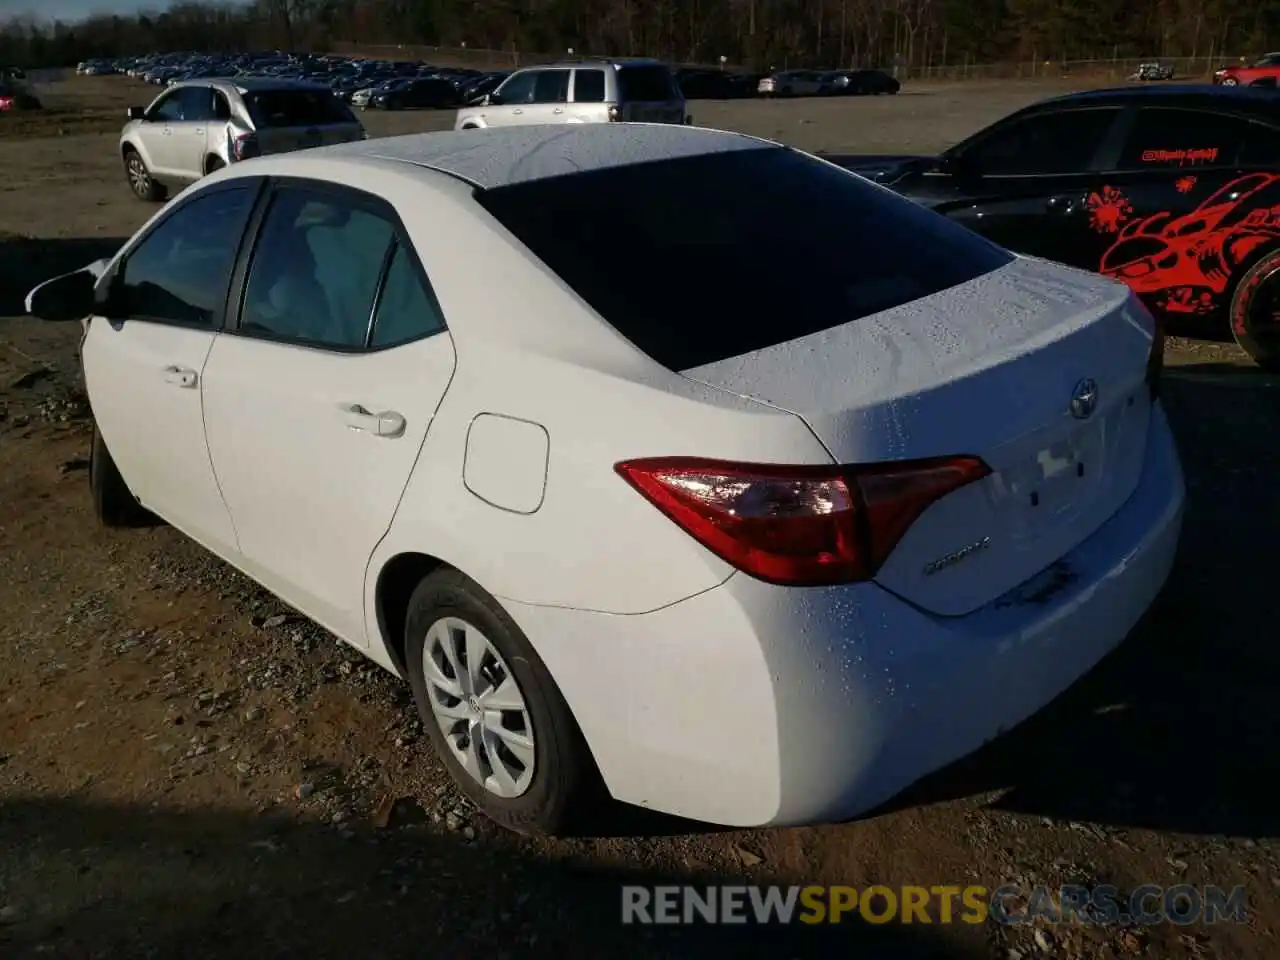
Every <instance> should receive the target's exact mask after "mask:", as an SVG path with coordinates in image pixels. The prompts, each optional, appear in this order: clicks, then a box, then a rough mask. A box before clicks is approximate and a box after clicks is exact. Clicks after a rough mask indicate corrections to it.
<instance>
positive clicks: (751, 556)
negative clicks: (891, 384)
mask: <svg viewBox="0 0 1280 960" xmlns="http://www.w3.org/2000/svg"><path fill="white" fill-rule="evenodd" d="M614 469H615V470H616V471H617V472H618V474H619V475H621V476H622V477H623V478H624V479H625V480H626V481H627V482H628V483H630V484H631V485H632V486H633V487H635V488H636V490H638V491H639V492H640V493H641V494H642V495H643V496H644V497H645V498H646V499H647V500H649V502H650V503H652V504H653V505H654V506H655V507H657V508H658V509H659V510H661V511H662V512H663V513H665V514H666V515H667V516H668V517H670V518H671V519H672V520H673V521H675V523H676V524H677V525H679V526H680V527H681V528H682V529H683V530H684V531H685V532H686V533H688V534H689V535H690V536H692V537H693V538H694V539H695V540H697V541H698V542H699V543H701V544H702V545H703V546H704V547H706V548H707V549H708V550H710V551H711V552H712V553H714V554H716V555H717V556H718V557H720V558H721V559H722V560H724V561H725V562H726V563H729V564H731V565H733V566H734V567H736V568H737V569H739V570H741V571H743V572H744V573H747V574H749V575H751V576H753V577H756V578H757V579H760V580H764V581H767V582H769V583H777V584H784V585H788V586H821V585H826V584H834V583H851V582H854V581H858V580H868V579H870V578H871V577H873V576H874V575H875V573H876V571H877V570H879V568H880V566H881V565H882V564H883V563H884V561H885V559H886V558H887V557H888V556H889V554H890V552H891V551H892V550H893V548H894V547H895V546H896V545H897V544H898V541H899V540H901V539H902V537H903V535H904V534H905V533H906V532H907V530H908V529H909V528H910V527H911V525H912V524H913V523H915V521H916V520H917V519H918V518H919V517H920V515H921V514H922V513H924V511H925V510H926V509H927V508H928V507H929V506H930V505H931V504H933V503H935V502H937V501H938V500H940V499H941V498H942V497H944V496H946V495H947V494H949V493H951V492H952V491H954V490H957V489H959V488H960V487H963V486H965V485H967V484H969V483H972V482H974V481H975V480H979V479H981V478H982V477H985V476H987V475H988V474H989V473H990V472H991V470H990V468H989V467H988V466H987V465H986V464H985V463H983V461H982V460H980V459H979V458H977V457H969V456H958V457H944V458H938V459H930V460H903V461H897V462H889V463H880V464H871V465H865V466H775V465H772V464H753V463H730V462H726V461H722V460H704V459H701V458H696V457H657V458H651V459H645V460H628V461H624V462H622V463H619V464H617V465H616V466H615V467H614Z"/></svg>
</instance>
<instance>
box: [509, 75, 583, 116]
mask: <svg viewBox="0 0 1280 960" xmlns="http://www.w3.org/2000/svg"><path fill="white" fill-rule="evenodd" d="M570 73H571V71H569V70H539V71H538V75H537V79H536V80H535V81H534V84H533V100H532V102H531V103H530V104H529V105H528V106H527V107H525V108H524V113H523V114H522V115H521V117H520V122H521V123H563V122H564V121H565V120H567V119H568V117H569V115H568V110H567V108H568V103H569V76H570Z"/></svg>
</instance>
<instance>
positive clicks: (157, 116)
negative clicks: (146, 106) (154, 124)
mask: <svg viewBox="0 0 1280 960" xmlns="http://www.w3.org/2000/svg"><path fill="white" fill-rule="evenodd" d="M180 93H181V91H180V90H175V91H173V92H172V93H169V94H166V95H165V96H164V98H163V99H162V100H161V101H160V102H159V103H157V104H156V105H155V106H154V107H152V108H151V116H150V119H151V120H153V121H160V122H162V123H178V122H180V121H181V120H182V100H181V98H180V97H179V94H180Z"/></svg>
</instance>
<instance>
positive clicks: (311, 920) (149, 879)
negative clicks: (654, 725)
mask: <svg viewBox="0 0 1280 960" xmlns="http://www.w3.org/2000/svg"><path fill="white" fill-rule="evenodd" d="M514 847H515V844H514V843H508V842H506V841H505V840H495V839H489V840H482V841H478V842H473V843H467V842H464V841H463V840H462V839H461V838H459V837H457V836H456V835H454V834H447V833H444V834H442V833H441V832H439V831H438V830H435V829H432V828H428V827H426V826H417V827H406V828H401V829H390V830H383V831H373V830H370V831H368V832H354V833H353V834H352V835H349V836H346V837H344V836H343V835H342V834H341V833H339V832H338V831H337V830H335V829H334V828H333V827H331V826H306V825H299V824H297V823H293V822H290V821H288V820H281V819H272V818H271V817H268V816H253V815H248V814H244V815H241V814H233V813H228V812H222V811H211V810H199V811H187V812H176V811H157V810H148V809H142V808H135V807H127V806H109V805H103V804H97V803H92V802H87V801H80V800H72V799H53V800H51V799H29V800H11V801H8V802H5V803H0V849H3V850H4V851H5V855H4V857H3V859H2V861H0V894H2V896H0V908H3V909H4V910H5V911H6V913H5V914H4V920H3V921H0V954H2V955H4V956H5V957H10V958H18V957H27V956H57V957H82V956H83V957H88V956H92V957H95V958H98V957H115V956H121V957H126V956H127V957H149V956H151V957H177V956H181V957H183V958H205V957H235V958H241V957H246V956H262V957H267V956H270V957H284V956H290V957H293V956H298V957H308V958H316V957H339V958H342V960H350V958H352V957H360V958H375V957H380V958H391V957H412V958H414V960H418V958H421V957H424V956H431V957H471V956H482V955H483V956H493V957H514V956H520V957H525V956H543V955H546V956H555V957H592V958H597V957H604V956H610V955H617V954H618V953H622V954H625V955H626V956H673V957H684V956H694V955H696V953H698V952H700V951H701V950H703V949H705V950H707V951H708V953H709V952H710V951H712V950H716V951H720V952H722V953H725V954H726V955H732V956H737V957H753V956H761V957H770V958H777V957H783V958H787V957H795V956H798V955H809V954H815V953H818V952H822V953H827V952H828V951H833V950H836V949H839V950H840V951H841V952H842V955H855V954H856V955H858V956H874V957H877V958H884V960H894V958H899V957H902V958H906V957H912V958H914V957H938V958H955V960H963V958H967V957H971V956H977V954H975V953H973V952H970V948H963V947H960V946H958V945H956V944H955V943H954V940H955V939H957V938H955V936H954V934H953V936H952V937H951V938H948V939H947V940H944V939H943V938H944V937H945V936H946V934H945V933H940V932H939V931H938V930H937V929H933V928H922V927H920V926H919V925H917V926H899V925H885V926H874V927H873V926H866V925H857V923H856V921H855V922H854V923H849V922H845V923H842V924H840V925H839V926H836V927H830V926H828V927H822V928H808V927H805V926H804V925H803V924H795V925H794V926H792V927H786V928H784V927H779V926H773V927H769V928H762V927H755V926H749V927H724V926H718V927H711V926H706V925H703V926H697V927H662V928H657V927H638V926H623V925H622V924H621V922H620V913H621V892H620V885H621V884H622V883H645V884H653V883H661V882H664V880H666V881H667V882H680V881H673V880H672V879H671V878H669V877H668V878H664V877H660V876H655V875H652V874H624V873H621V872H616V873H614V872H601V871H599V870H586V869H583V868H582V867H580V866H575V864H574V863H573V862H572V861H560V862H555V863H552V862H548V861H546V860H543V859H539V858H536V857H534V856H532V855H530V854H525V853H521V852H517V851H516V850H515V849H514ZM684 882H690V881H689V880H685V881H684ZM692 882H696V883H701V884H706V883H716V882H720V883H742V882H745V881H743V880H742V879H741V878H736V877H711V876H705V875H703V876H698V877H696V878H695V879H694V880H693V881H692Z"/></svg>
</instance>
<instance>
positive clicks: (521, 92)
mask: <svg viewBox="0 0 1280 960" xmlns="http://www.w3.org/2000/svg"><path fill="white" fill-rule="evenodd" d="M541 72H542V71H540V70H530V71H529V72H527V73H517V74H514V75H513V76H512V77H511V78H510V79H509V80H508V81H507V82H506V83H504V84H503V85H502V86H501V87H499V88H498V96H499V97H500V98H501V99H502V102H503V103H532V102H533V86H534V84H535V83H536V82H537V80H538V74H539V73H541Z"/></svg>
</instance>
